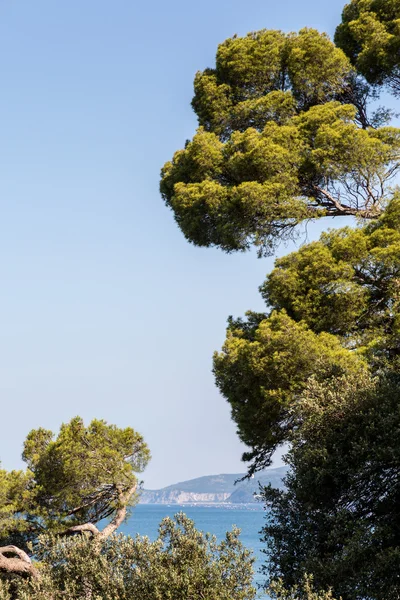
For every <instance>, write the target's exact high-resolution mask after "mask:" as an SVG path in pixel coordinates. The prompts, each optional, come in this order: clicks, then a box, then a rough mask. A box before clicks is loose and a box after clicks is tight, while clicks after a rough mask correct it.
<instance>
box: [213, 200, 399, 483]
mask: <svg viewBox="0 0 400 600" xmlns="http://www.w3.org/2000/svg"><path fill="white" fill-rule="evenodd" d="M260 289H261V293H262V295H263V297H264V299H265V300H266V303H267V305H268V307H269V308H270V309H271V310H270V312H268V313H265V314H256V313H251V312H249V313H247V319H245V320H242V319H236V320H235V319H232V318H230V319H229V323H228V330H227V339H226V342H225V344H224V346H223V349H222V352H221V353H216V354H215V356H214V372H215V376H216V382H217V385H218V387H219V389H220V390H221V392H222V394H223V395H224V396H225V397H226V398H227V400H228V402H229V403H230V405H231V409H232V417H233V420H234V421H235V423H236V424H237V426H238V433H239V436H240V438H241V439H242V441H243V442H244V443H245V444H247V445H248V446H249V447H250V451H249V452H247V453H246V454H245V455H244V460H248V461H253V462H252V464H251V466H250V472H254V471H255V470H257V469H259V468H263V467H265V466H267V465H268V464H269V461H270V457H271V453H272V452H273V451H274V449H275V448H276V446H277V445H279V444H280V443H282V442H284V441H291V440H292V437H293V433H294V432H296V431H297V430H298V429H299V428H300V430H302V428H303V427H304V414H303V413H302V411H301V410H300V408H301V403H300V401H299V400H300V398H301V396H302V394H303V392H304V389H305V388H306V386H307V385H308V383H309V381H310V379H311V378H314V379H315V380H316V381H318V382H320V383H322V382H324V381H329V380H331V379H332V378H338V377H339V378H340V377H342V376H350V375H352V374H356V375H357V376H362V374H363V373H365V372H366V371H367V370H371V372H376V373H378V372H380V371H381V370H382V369H386V368H388V366H391V367H392V368H393V366H394V365H396V364H399V347H400V344H399V342H400V311H399V308H400V199H398V198H397V197H396V198H395V199H394V200H393V201H392V202H391V203H390V204H389V206H388V208H387V211H386V212H385V214H384V215H383V216H382V217H381V218H380V219H379V220H377V221H375V222H372V223H370V224H369V225H368V226H365V227H363V228H359V229H355V230H352V229H350V228H345V229H341V230H333V231H330V232H328V233H325V234H323V235H322V236H321V239H320V240H319V241H318V242H314V243H312V244H308V245H306V246H303V247H302V248H300V250H298V251H297V252H294V253H292V254H290V255H288V256H286V257H284V258H281V259H279V260H277V261H276V266H275V269H274V270H273V271H272V273H271V274H270V275H269V276H268V277H267V279H266V281H265V283H264V284H263V285H262V286H261V288H260Z"/></svg>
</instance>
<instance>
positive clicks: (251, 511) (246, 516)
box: [121, 504, 267, 598]
mask: <svg viewBox="0 0 400 600" xmlns="http://www.w3.org/2000/svg"><path fill="white" fill-rule="evenodd" d="M178 512H184V513H185V514H186V515H187V516H188V517H189V518H190V519H192V520H193V521H194V522H195V525H196V528H197V529H199V530H200V531H204V532H208V533H211V534H214V535H215V536H216V537H217V539H218V540H219V541H220V540H222V539H223V538H224V537H225V533H226V532H227V531H229V530H231V529H232V526H233V525H236V526H237V527H239V528H240V529H241V535H240V539H241V541H242V543H243V544H244V545H245V546H246V547H247V548H249V549H250V550H252V551H253V552H254V556H255V558H256V563H255V571H256V573H255V577H254V583H255V585H256V587H257V586H258V585H259V584H261V583H262V582H263V580H264V577H263V575H261V573H260V572H259V571H260V568H261V565H262V563H263V562H264V557H263V554H262V553H261V549H262V547H263V546H262V543H261V542H260V539H259V538H260V533H259V532H260V530H261V527H262V526H263V524H264V514H265V513H264V511H263V510H262V507H261V506H258V505H252V506H249V505H234V506H233V505H229V506H228V505H226V506H221V505H217V506H210V505H208V506H199V505H184V506H180V505H165V504H139V505H138V506H136V508H135V509H134V511H133V513H132V515H131V517H130V519H129V520H128V521H127V523H125V524H124V525H123V527H122V528H121V530H122V531H123V532H124V533H126V534H128V535H131V536H134V535H136V534H139V535H146V536H148V537H149V538H150V539H151V540H155V539H156V538H157V532H158V526H159V524H160V522H161V520H162V519H163V518H164V517H167V516H168V517H173V516H174V515H175V514H176V513H178ZM258 597H259V598H267V596H266V595H265V594H262V593H261V592H260V594H259V596H258Z"/></svg>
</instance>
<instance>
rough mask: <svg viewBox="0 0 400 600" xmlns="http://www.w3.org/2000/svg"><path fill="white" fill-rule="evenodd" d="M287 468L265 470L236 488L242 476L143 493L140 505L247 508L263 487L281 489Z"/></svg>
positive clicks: (212, 477) (205, 479)
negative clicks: (226, 504) (220, 505)
mask: <svg viewBox="0 0 400 600" xmlns="http://www.w3.org/2000/svg"><path fill="white" fill-rule="evenodd" d="M286 470H287V469H286V467H278V468H276V469H266V470H265V471H264V472H263V473H261V474H260V475H258V476H257V477H255V478H252V479H249V480H246V481H243V482H240V483H237V484H235V482H236V481H237V480H239V479H241V478H242V477H243V474H242V473H234V474H221V475H209V476H206V477H198V478H197V479H191V480H189V481H182V482H180V483H176V484H174V485H170V486H168V487H165V488H163V489H161V490H142V492H141V496H140V504H220V503H230V504H248V503H252V502H256V501H257V499H256V497H255V496H256V495H257V494H258V492H259V486H260V484H261V485H262V486H265V485H268V484H269V483H271V484H272V485H273V486H274V487H278V488H282V487H283V483H282V479H283V477H284V475H285V473H286Z"/></svg>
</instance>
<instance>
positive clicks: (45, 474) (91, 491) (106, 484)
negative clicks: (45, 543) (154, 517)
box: [0, 417, 150, 545]
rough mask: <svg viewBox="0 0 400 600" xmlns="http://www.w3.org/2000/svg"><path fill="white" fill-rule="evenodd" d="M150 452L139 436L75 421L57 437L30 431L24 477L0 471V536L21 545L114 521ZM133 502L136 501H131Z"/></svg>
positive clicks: (125, 430)
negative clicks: (42, 536)
mask: <svg viewBox="0 0 400 600" xmlns="http://www.w3.org/2000/svg"><path fill="white" fill-rule="evenodd" d="M149 458H150V453H149V449H148V447H147V445H146V444H145V442H144V441H143V438H142V436H141V435H139V434H138V433H137V432H135V431H134V430H133V429H131V428H129V427H128V428H126V429H119V428H118V427H116V426H115V425H108V424H107V423H105V422H104V421H98V420H94V421H92V422H91V423H90V425H89V426H88V427H85V425H84V423H83V421H82V419H80V418H79V417H76V418H74V419H72V420H71V421H70V422H69V423H67V424H64V425H62V426H61V429H60V432H59V434H58V435H57V437H54V434H53V433H52V432H51V431H46V430H44V429H37V430H32V431H31V432H30V433H29V435H28V436H27V439H26V441H25V444H24V451H23V459H24V461H25V462H26V463H27V470H26V471H25V472H11V473H7V472H6V471H0V537H1V539H2V541H3V543H4V542H7V543H15V545H21V538H22V540H24V543H26V542H27V541H29V540H32V539H35V538H36V536H37V535H38V533H40V532H42V531H43V530H47V531H49V530H53V531H60V530H63V529H65V528H66V527H69V526H73V525H76V524H82V523H85V522H91V523H97V522H98V521H100V520H101V519H110V518H113V517H114V516H115V514H116V511H117V510H118V508H120V503H121V497H122V495H123V493H124V492H126V491H127V490H129V489H130V488H131V487H132V486H133V485H134V484H135V483H136V482H137V477H136V474H137V473H140V472H142V471H143V469H144V468H145V466H146V464H147V462H148V460H149ZM133 501H134V496H133V497H132V498H131V499H130V502H133Z"/></svg>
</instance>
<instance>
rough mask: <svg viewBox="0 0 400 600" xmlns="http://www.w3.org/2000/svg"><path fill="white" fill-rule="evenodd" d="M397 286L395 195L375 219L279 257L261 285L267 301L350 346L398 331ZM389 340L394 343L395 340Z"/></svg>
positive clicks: (399, 222)
mask: <svg viewBox="0 0 400 600" xmlns="http://www.w3.org/2000/svg"><path fill="white" fill-rule="evenodd" d="M399 286H400V198H399V197H396V198H395V199H394V200H393V201H392V203H391V204H390V205H389V207H388V209H387V213H386V214H385V215H384V216H383V217H382V218H381V219H380V220H379V221H377V222H374V223H372V224H370V225H369V226H367V227H364V228H359V229H350V228H344V229H341V230H333V231H329V232H328V233H324V234H322V236H321V239H320V240H319V241H318V242H314V243H312V244H308V245H306V246H303V247H302V248H300V249H299V250H298V251H297V252H293V253H292V254H289V255H288V256H285V257H284V258H281V259H278V260H277V261H276V262H275V269H274V270H273V271H272V273H270V275H269V276H268V277H267V279H266V281H265V283H264V284H263V285H262V286H261V288H260V290H261V293H262V296H263V297H264V299H265V301H266V303H267V304H268V305H270V306H273V307H275V308H277V309H280V310H282V309H284V310H286V311H287V313H288V315H289V316H290V317H292V318H293V319H295V320H296V321H304V322H305V323H307V325H308V326H309V327H311V328H312V330H313V331H315V332H317V333H319V332H322V331H326V332H329V333H332V334H336V335H339V336H340V338H341V340H342V341H343V343H344V344H345V345H346V346H347V347H349V348H352V347H354V345H357V346H362V345H363V344H365V345H368V344H369V343H373V341H374V338H375V342H377V341H378V337H379V336H378V335H377V333H378V332H379V335H381V336H382V335H385V334H386V335H390V336H395V337H396V336H397V335H398V319H399V302H400V287H399ZM392 345H394V346H397V340H396V341H393V344H392ZM388 346H389V345H388ZM387 349H388V347H387Z"/></svg>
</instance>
